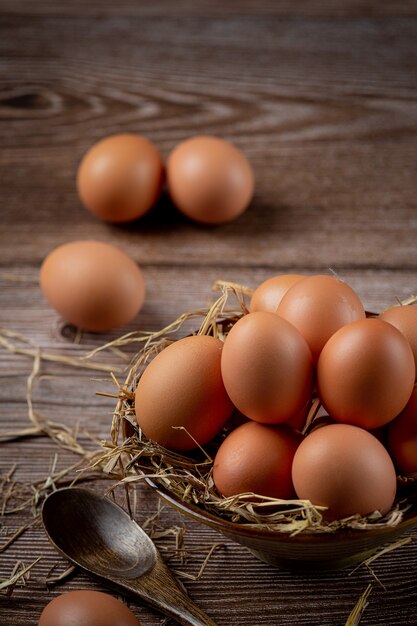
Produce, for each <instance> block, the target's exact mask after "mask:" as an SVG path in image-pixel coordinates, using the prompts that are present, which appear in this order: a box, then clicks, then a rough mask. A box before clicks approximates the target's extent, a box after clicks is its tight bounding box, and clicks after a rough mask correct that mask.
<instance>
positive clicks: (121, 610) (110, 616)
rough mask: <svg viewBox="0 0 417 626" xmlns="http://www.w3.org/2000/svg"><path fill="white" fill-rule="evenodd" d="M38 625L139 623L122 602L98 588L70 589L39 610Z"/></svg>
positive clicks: (122, 625)
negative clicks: (40, 611)
mask: <svg viewBox="0 0 417 626" xmlns="http://www.w3.org/2000/svg"><path fill="white" fill-rule="evenodd" d="M38 626H140V623H139V621H138V620H137V619H136V617H135V616H134V615H133V613H132V612H131V611H130V610H129V609H128V608H127V606H126V605H125V604H123V603H122V602H120V601H119V600H117V599H116V598H113V596H110V595H108V594H107V593H101V592H100V591H69V592H68V593H64V594H62V595H60V596H57V597H56V598H54V599H53V600H51V602H50V603H49V604H47V605H46V607H45V608H44V610H43V611H42V614H41V617H40V620H39V625H38Z"/></svg>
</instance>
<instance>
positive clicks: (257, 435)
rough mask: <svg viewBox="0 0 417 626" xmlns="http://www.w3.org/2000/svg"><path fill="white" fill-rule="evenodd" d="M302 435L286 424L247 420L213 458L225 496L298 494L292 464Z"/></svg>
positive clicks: (217, 481)
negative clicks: (259, 422) (268, 423)
mask: <svg viewBox="0 0 417 626" xmlns="http://www.w3.org/2000/svg"><path fill="white" fill-rule="evenodd" d="M301 440H302V435H300V434H299V433H296V432H295V431H293V430H291V429H290V428H289V427H287V426H266V425H265V424H257V423H256V422H247V423H246V424H243V425H242V426H239V427H238V428H236V430H234V431H233V432H232V433H230V435H228V436H227V437H226V439H225V440H224V441H223V443H222V444H221V446H220V448H219V449H218V451H217V454H216V457H215V459H214V466H213V480H214V484H215V485H216V489H217V491H218V492H219V493H220V494H221V495H223V496H226V497H227V496H234V495H237V494H239V493H255V494H257V495H261V496H269V497H271V498H282V499H284V500H286V499H291V498H293V497H294V496H295V492H294V487H293V484H292V479H291V467H292V461H293V458H294V454H295V451H296V450H297V447H298V446H299V444H300V442H301Z"/></svg>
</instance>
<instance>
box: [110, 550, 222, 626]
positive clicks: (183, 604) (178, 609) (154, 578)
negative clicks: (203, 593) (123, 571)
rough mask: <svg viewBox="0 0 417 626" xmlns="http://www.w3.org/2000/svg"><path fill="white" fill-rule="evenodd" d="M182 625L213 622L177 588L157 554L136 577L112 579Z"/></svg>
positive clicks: (209, 625)
mask: <svg viewBox="0 0 417 626" xmlns="http://www.w3.org/2000/svg"><path fill="white" fill-rule="evenodd" d="M114 582H117V583H118V584H119V585H122V586H123V587H124V588H125V589H128V590H129V591H131V592H133V593H134V594H135V595H137V596H139V597H140V598H142V600H146V601H147V602H148V603H149V604H151V605H153V606H154V607H156V608H157V609H159V610H160V611H162V612H163V613H165V615H167V616H168V617H172V618H173V619H175V620H176V621H177V622H178V623H179V624H181V625H182V626H217V624H216V623H215V622H213V620H212V619H210V617H209V616H208V615H207V614H206V613H205V612H204V611H203V610H202V609H200V608H199V607H198V606H197V605H196V604H194V602H193V601H192V600H191V599H190V598H189V597H188V595H187V594H186V593H185V592H184V591H183V590H182V589H181V587H180V586H179V584H178V583H177V581H176V580H175V578H174V577H173V575H172V574H171V572H170V571H169V569H168V567H167V566H166V565H165V563H164V562H163V561H162V559H161V557H159V558H158V559H157V562H156V565H155V567H154V568H153V569H152V570H151V571H150V572H149V574H144V575H143V576H141V577H140V578H134V579H119V580H115V579H114Z"/></svg>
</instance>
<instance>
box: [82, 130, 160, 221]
mask: <svg viewBox="0 0 417 626" xmlns="http://www.w3.org/2000/svg"><path fill="white" fill-rule="evenodd" d="M163 179H164V170H163V163H162V157H161V155H160V153H159V151H158V150H157V148H156V147H155V146H154V144H153V143H151V142H150V141H149V140H148V139H146V138H145V137H141V136H139V135H132V134H120V135H112V136H111V137H106V138H105V139H102V140H101V141H99V142H98V143H96V144H95V145H94V146H92V148H90V150H89V151H88V152H87V153H86V155H85V156H84V157H83V159H82V161H81V163H80V166H79V168H78V174H77V188H78V193H79V195H80V198H81V200H82V202H83V203H84V205H85V206H86V207H87V208H88V209H89V210H90V211H91V212H92V213H94V214H95V215H97V216H98V217H101V218H102V219H103V220H106V221H108V222H129V221H131V220H135V219H137V218H138V217H141V216H142V215H144V214H145V213H146V212H147V211H149V209H150V208H151V207H152V206H153V205H154V204H155V202H156V201H157V199H158V197H159V194H160V192H161V188H162V183H163Z"/></svg>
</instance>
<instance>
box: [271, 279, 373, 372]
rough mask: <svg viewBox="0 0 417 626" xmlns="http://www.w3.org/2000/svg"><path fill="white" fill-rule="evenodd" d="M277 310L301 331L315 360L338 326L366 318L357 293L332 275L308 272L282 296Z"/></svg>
mask: <svg viewBox="0 0 417 626" xmlns="http://www.w3.org/2000/svg"><path fill="white" fill-rule="evenodd" d="M277 313H278V315H280V316H281V317H283V318H284V319H286V320H287V321H288V322H291V324H293V325H294V326H295V327H296V328H297V330H298V331H299V332H300V333H301V334H302V335H303V337H304V338H305V340H306V341H307V343H308V345H309V346H310V349H311V352H312V354H313V360H314V361H315V362H316V361H317V359H318V357H319V354H320V352H321V350H322V348H323V346H324V344H325V343H326V341H327V340H328V339H329V338H330V337H331V336H332V335H333V333H335V332H336V331H337V330H339V328H341V327H342V326H344V325H345V324H349V323H350V322H354V321H355V320H360V319H364V318H365V311H364V308H363V306H362V303H361V301H360V300H359V298H358V296H357V295H356V293H355V292H354V291H353V289H351V287H349V285H347V284H346V283H344V282H342V281H341V280H338V279H337V278H334V277H333V276H321V275H318V276H309V277H307V278H304V279H303V280H300V281H298V282H297V283H296V284H295V285H293V286H292V287H291V288H290V289H289V290H288V291H287V293H286V294H285V295H284V296H283V298H282V300H281V303H280V304H279V305H278V308H277Z"/></svg>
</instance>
